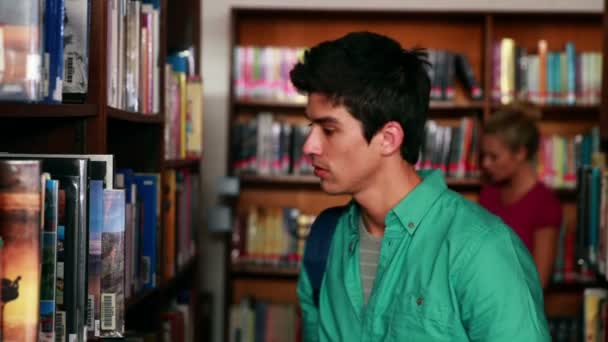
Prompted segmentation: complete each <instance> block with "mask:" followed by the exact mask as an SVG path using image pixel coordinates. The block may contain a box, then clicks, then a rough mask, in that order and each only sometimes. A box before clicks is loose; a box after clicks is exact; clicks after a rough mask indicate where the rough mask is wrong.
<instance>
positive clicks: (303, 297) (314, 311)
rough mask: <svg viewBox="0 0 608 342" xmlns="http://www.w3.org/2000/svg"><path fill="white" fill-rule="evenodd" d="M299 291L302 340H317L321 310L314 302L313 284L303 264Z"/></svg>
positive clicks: (304, 341)
mask: <svg viewBox="0 0 608 342" xmlns="http://www.w3.org/2000/svg"><path fill="white" fill-rule="evenodd" d="M297 292H298V300H299V302H300V311H301V313H302V341H303V342H317V341H319V329H318V326H319V310H318V308H317V307H316V306H315V304H314V301H313V295H312V286H311V285H310V280H309V279H308V273H306V268H305V267H304V265H303V264H302V266H301V267H300V276H299V278H298V285H297Z"/></svg>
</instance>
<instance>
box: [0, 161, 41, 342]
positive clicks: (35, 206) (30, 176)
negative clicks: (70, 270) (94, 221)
mask: <svg viewBox="0 0 608 342" xmlns="http://www.w3.org/2000/svg"><path fill="white" fill-rule="evenodd" d="M40 175H41V171H40V162H39V161H33V160H0V236H2V239H3V242H4V245H3V248H2V255H1V264H2V265H1V269H2V296H1V303H0V305H1V306H0V313H1V317H0V329H1V331H0V333H1V336H0V337H1V339H2V341H23V342H37V338H38V318H39V315H38V310H39V305H40V247H39V240H40V228H41V227H40V224H41V222H40V221H41V220H40V212H41V210H42V209H41V207H42V201H41V198H40V193H41V186H40V179H41V178H40Z"/></svg>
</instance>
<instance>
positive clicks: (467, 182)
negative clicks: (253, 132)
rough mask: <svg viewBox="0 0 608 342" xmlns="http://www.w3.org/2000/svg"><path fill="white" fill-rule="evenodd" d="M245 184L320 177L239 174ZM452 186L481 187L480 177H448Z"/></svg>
mask: <svg viewBox="0 0 608 342" xmlns="http://www.w3.org/2000/svg"><path fill="white" fill-rule="evenodd" d="M239 178H240V180H241V184H243V185H273V184H274V185H302V186H310V185H313V186H316V185H318V184H319V178H318V177H317V176H314V175H297V176H296V175H241V176H239ZM446 183H447V184H448V186H450V187H458V188H462V187H480V186H481V181H480V180H479V179H478V178H446Z"/></svg>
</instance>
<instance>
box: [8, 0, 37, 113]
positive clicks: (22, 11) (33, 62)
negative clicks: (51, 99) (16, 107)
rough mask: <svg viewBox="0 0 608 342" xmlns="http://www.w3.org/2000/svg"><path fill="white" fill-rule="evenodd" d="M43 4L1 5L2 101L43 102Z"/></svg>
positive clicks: (25, 0) (24, 2)
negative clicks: (41, 5) (41, 6)
mask: <svg viewBox="0 0 608 342" xmlns="http://www.w3.org/2000/svg"><path fill="white" fill-rule="evenodd" d="M41 24H42V14H41V10H40V2H39V1H34V0H23V1H0V42H1V43H2V44H0V101H22V102H35V101H40V100H42V92H41V81H42V69H41V59H42V58H41V55H42V46H41V44H40V39H41Z"/></svg>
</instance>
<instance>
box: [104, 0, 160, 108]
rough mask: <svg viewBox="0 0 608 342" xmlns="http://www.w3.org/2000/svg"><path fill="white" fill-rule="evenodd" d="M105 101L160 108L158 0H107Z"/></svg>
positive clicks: (126, 105) (120, 105) (113, 104)
mask: <svg viewBox="0 0 608 342" xmlns="http://www.w3.org/2000/svg"><path fill="white" fill-rule="evenodd" d="M106 6H107V13H108V15H107V28H108V39H107V65H108V73H107V81H108V99H107V101H108V105H109V106H111V107H114V108H118V109H122V110H126V111H130V112H139V113H144V114H153V113H159V112H160V109H161V108H160V92H161V87H162V84H161V82H160V80H161V78H160V71H161V70H160V67H161V65H160V63H159V58H160V47H161V46H160V11H161V9H160V0H138V1H129V0H108V1H107V2H106Z"/></svg>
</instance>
